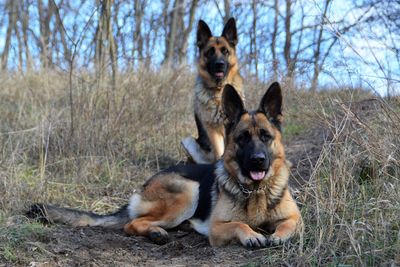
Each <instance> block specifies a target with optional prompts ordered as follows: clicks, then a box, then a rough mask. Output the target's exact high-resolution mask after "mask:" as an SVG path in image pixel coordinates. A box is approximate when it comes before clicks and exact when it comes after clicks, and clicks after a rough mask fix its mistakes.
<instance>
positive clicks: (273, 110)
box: [28, 83, 302, 247]
mask: <svg viewBox="0 0 400 267" xmlns="http://www.w3.org/2000/svg"><path fill="white" fill-rule="evenodd" d="M222 102H223V107H224V113H225V115H226V117H227V120H226V124H225V130H226V133H227V138H226V149H225V153H224V155H223V157H222V159H220V160H219V161H217V162H216V163H214V164H193V165H177V166H173V167H171V168H169V169H166V170H164V171H161V172H159V173H158V174H156V175H154V176H153V177H151V178H150V179H149V180H148V181H147V182H146V183H145V184H144V185H143V188H142V189H141V191H140V192H137V193H134V194H133V196H132V197H131V199H130V201H129V204H127V205H125V206H124V207H122V208H121V209H120V210H119V211H117V212H116V213H113V214H110V215H97V214H93V213H90V212H83V211H77V210H73V209H67V208H59V207H55V206H52V205H46V204H34V205H33V206H32V207H31V209H30V211H29V212H28V214H29V215H31V216H32V215H36V216H37V215H39V216H41V218H42V219H44V220H46V221H49V222H57V223H66V224H70V225H73V226H102V227H107V228H114V229H115V228H120V229H124V230H125V232H126V233H127V234H129V235H140V236H147V237H149V238H150V239H151V240H153V241H154V242H155V243H158V244H163V243H166V242H167V241H168V233H167V231H166V229H170V228H173V227H176V226H178V225H179V224H181V223H182V222H183V221H185V220H189V221H190V222H191V224H192V226H193V228H194V229H195V230H196V231H197V232H199V233H201V234H204V235H208V237H209V241H210V243H211V245H212V246H222V245H225V244H228V243H230V242H235V241H238V242H240V243H241V244H243V245H244V246H246V247H264V246H267V245H269V244H279V243H281V242H284V241H286V240H288V239H289V238H290V237H292V236H293V235H294V234H296V233H298V232H299V230H300V229H302V219H301V214H300V212H299V209H298V207H297V205H296V203H295V201H294V200H293V198H292V196H291V194H290V192H289V189H288V179H289V163H288V162H287V161H286V159H285V151H284V147H283V145H282V143H281V132H280V124H281V120H282V115H281V106H282V94H281V88H280V86H279V84H278V83H274V84H272V85H271V87H270V88H269V89H268V91H267V92H266V94H265V95H264V97H263V98H262V100H261V103H260V106H259V108H258V109H257V110H255V111H246V110H245V108H244V105H243V101H242V99H241V97H240V95H239V94H238V93H237V91H236V90H235V89H234V88H233V87H232V86H230V85H226V86H225V89H224V93H223V97H222ZM267 233H269V234H267Z"/></svg>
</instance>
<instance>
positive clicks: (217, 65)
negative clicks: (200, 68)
mask: <svg viewBox="0 0 400 267" xmlns="http://www.w3.org/2000/svg"><path fill="white" fill-rule="evenodd" d="M224 67H225V61H223V60H217V61H216V62H215V68H216V69H223V68H224Z"/></svg>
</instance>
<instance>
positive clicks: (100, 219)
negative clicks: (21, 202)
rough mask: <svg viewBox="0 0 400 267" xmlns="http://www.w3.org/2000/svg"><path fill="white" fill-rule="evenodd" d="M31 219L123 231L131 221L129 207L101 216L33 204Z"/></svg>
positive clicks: (28, 214)
mask: <svg viewBox="0 0 400 267" xmlns="http://www.w3.org/2000/svg"><path fill="white" fill-rule="evenodd" d="M27 216H28V217H30V218H36V219H38V220H40V221H42V222H43V223H60V224H67V225H71V226H77V227H79V226H100V227H104V228H109V229H122V228H123V227H124V225H125V224H127V223H128V222H129V221H130V219H129V213H128V205H125V206H123V207H121V208H120V209H119V210H118V211H116V212H114V213H111V214H107V215H99V214H95V213H92V212H86V211H80V210H75V209H70V208H62V207H57V206H53V205H47V204H33V205H32V206H31V207H30V209H29V210H28V212H27Z"/></svg>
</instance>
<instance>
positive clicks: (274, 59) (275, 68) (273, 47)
mask: <svg viewBox="0 0 400 267" xmlns="http://www.w3.org/2000/svg"><path fill="white" fill-rule="evenodd" d="M278 1H279V0H274V10H275V16H274V26H273V27H274V30H273V31H272V39H271V53H272V71H273V72H274V74H273V80H277V79H278V58H277V55H276V37H277V35H278V17H279V4H278Z"/></svg>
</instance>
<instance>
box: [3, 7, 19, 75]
mask: <svg viewBox="0 0 400 267" xmlns="http://www.w3.org/2000/svg"><path fill="white" fill-rule="evenodd" d="M7 8H8V25H7V32H6V41H5V44H4V49H3V53H2V54H1V68H2V69H3V70H5V69H7V63H8V55H9V53H10V45H11V38H12V31H13V29H14V28H15V24H16V22H17V12H16V9H17V2H16V1H13V0H10V1H9V2H8V5H7Z"/></svg>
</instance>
